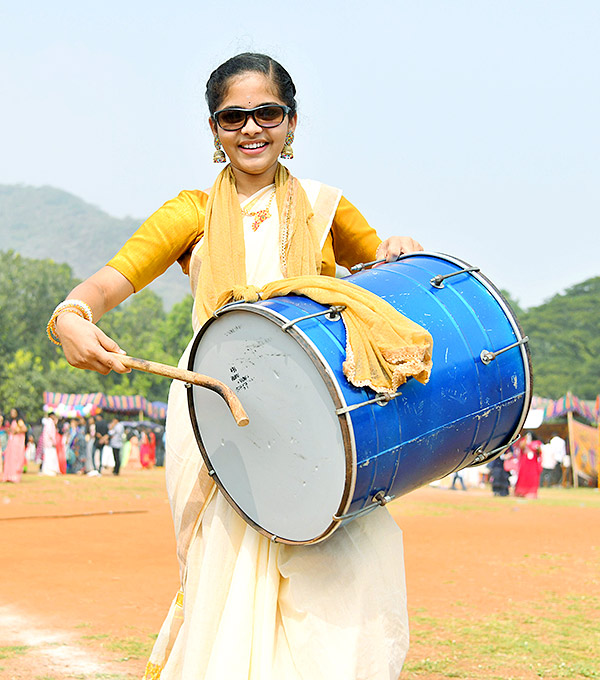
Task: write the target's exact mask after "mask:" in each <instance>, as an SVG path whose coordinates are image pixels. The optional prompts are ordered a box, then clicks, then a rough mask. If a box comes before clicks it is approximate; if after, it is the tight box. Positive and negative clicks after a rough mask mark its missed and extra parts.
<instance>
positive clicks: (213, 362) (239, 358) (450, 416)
mask: <svg viewBox="0 0 600 680" xmlns="http://www.w3.org/2000/svg"><path fill="white" fill-rule="evenodd" d="M347 280H348V281H352V283H354V284H356V285H358V286H361V287H362V288H364V289H366V290H369V291H371V292H372V293H374V294H376V295H377V296H379V297H380V298H382V299H384V300H385V301H387V302H388V303H389V304H391V305H392V306H393V307H395V308H396V309H397V310H398V311H399V312H401V313H402V314H404V315H405V316H407V317H408V318H409V319H412V320H413V321H415V322H416V323H418V324H420V325H421V326H423V327H424V328H426V329H427V330H428V331H429V332H430V333H431V335H432V336H433V370H432V373H431V378H430V380H429V382H428V383H427V384H426V385H422V384H421V383H419V382H417V381H416V380H412V379H411V380H409V381H408V382H407V383H406V384H405V385H402V386H401V387H400V389H399V390H398V392H397V393H396V394H395V395H394V397H393V398H392V399H386V398H382V397H379V396H378V395H377V394H375V393H374V392H373V391H372V390H370V389H369V388H356V387H353V386H352V385H350V384H349V383H348V382H347V380H346V378H345V376H344V374H343V372H342V363H343V361H344V359H345V342H346V332H345V328H344V324H343V321H342V320H341V318H340V315H339V313H338V311H337V310H336V309H334V308H327V307H324V306H322V305H320V304H318V303H316V302H313V301H312V300H309V299H308V298H304V297H300V296H286V297H280V298H273V299H271V300H265V301H260V302H257V303H234V304H230V305H227V306H225V307H223V308H222V309H221V310H218V311H217V312H216V314H215V317H214V318H212V319H210V320H209V321H207V323H206V324H205V325H204V326H203V327H202V329H201V330H200V331H199V333H198V334H197V336H196V338H195V339H194V342H193V343H192V347H191V353H190V360H189V368H190V370H193V371H196V372H198V373H203V374H207V375H211V376H212V377H214V378H217V379H218V380H221V381H222V382H224V383H225V384H227V385H229V386H230V387H232V389H234V390H235V391H236V393H237V394H238V396H239V398H240V400H241V401H242V404H243V405H244V408H245V409H246V411H247V413H248V416H249V418H250V424H249V425H248V426H247V427H244V428H238V427H236V426H235V424H234V423H233V421H232V419H231V414H230V412H229V410H228V408H227V406H226V405H225V403H224V402H223V401H222V400H221V399H220V398H219V397H218V396H217V395H216V394H214V393H213V392H209V391H208V390H204V389H202V388H198V387H193V386H192V387H190V389H189V392H188V401H189V408H190V417H191V420H192V427H193V429H194V433H195V436H196V439H197V442H198V445H199V448H200V451H201V454H202V456H203V458H204V461H205V463H206V466H207V469H208V472H209V474H210V475H211V476H212V477H213V479H214V480H215V481H216V483H217V484H218V486H219V488H220V490H221V491H222V492H223V493H224V494H225V496H226V497H227V499H228V500H229V502H230V503H231V504H232V505H233V507H234V508H235V509H236V510H237V511H238V512H239V513H240V515H242V517H244V518H245V519H246V521H247V522H248V523H250V524H251V525H252V526H253V527H254V528H255V529H257V530H258V531H260V532H261V533H262V534H264V535H266V536H268V537H269V538H271V539H272V540H274V541H280V542H282V543H290V544H308V543H315V542H317V541H321V540H323V539H324V538H327V537H328V536H329V535H331V534H332V533H333V532H334V531H335V530H336V528H337V527H338V526H340V524H341V523H343V522H347V521H350V520H352V519H353V518H354V517H357V516H360V515H361V514H363V513H365V512H369V511H371V510H373V509H375V508H377V507H379V506H380V505H384V504H385V503H387V502H388V501H390V500H391V499H393V498H396V497H399V496H402V495H404V494H407V493H409V492H410V491H412V490H414V489H417V488H419V487H421V486H424V485H425V484H428V483H430V482H432V481H434V480H436V479H440V478H441V477H444V476H446V475H448V474H450V473H452V472H454V471H455V470H460V469H462V468H465V467H467V466H472V465H478V464H483V463H485V462H487V461H489V460H491V459H493V458H494V457H496V456H497V455H499V454H500V452H502V451H503V450H504V449H505V448H507V447H508V446H509V445H510V443H511V442H512V440H513V439H514V438H515V436H516V435H517V434H518V433H519V432H520V430H521V428H522V426H523V422H524V420H525V416H526V414H527V411H528V410H529V405H530V401H531V367H530V360H529V353H528V349H527V338H526V337H524V336H523V334H522V332H521V329H520V327H519V324H518V322H517V320H516V318H515V315H514V314H513V312H512V311H511V309H510V307H509V306H508V304H507V303H506V301H505V300H504V298H503V297H502V295H501V294H500V292H499V291H498V290H497V289H496V288H495V287H494V285H493V284H492V283H490V281H488V279H486V278H485V277H484V276H483V275H481V274H480V273H478V270H477V269H476V268H474V267H471V266H469V265H467V264H466V263H464V262H462V261H461V260H458V259H456V258H454V257H449V256H446V255H440V254H437V253H414V254H410V255H406V256H404V257H402V258H400V259H399V260H398V261H397V262H393V263H390V264H384V265H381V266H378V267H375V268H373V269H369V270H365V271H362V272H360V273H358V274H355V275H353V276H350V277H348V279H347Z"/></svg>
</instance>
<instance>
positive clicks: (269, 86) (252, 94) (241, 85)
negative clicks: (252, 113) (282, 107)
mask: <svg viewBox="0 0 600 680" xmlns="http://www.w3.org/2000/svg"><path fill="white" fill-rule="evenodd" d="M278 102H279V95H278V92H277V88H276V87H274V85H273V83H272V82H271V80H270V79H269V78H267V76H265V75H264V74H262V73H254V72H250V73H242V74H240V75H237V76H234V77H232V78H230V80H229V82H228V83H227V89H226V91H225V95H224V97H223V100H222V101H221V102H220V106H219V108H224V107H226V106H242V107H249V108H252V107H254V106H260V105H261V104H266V103H273V104H274V103H278Z"/></svg>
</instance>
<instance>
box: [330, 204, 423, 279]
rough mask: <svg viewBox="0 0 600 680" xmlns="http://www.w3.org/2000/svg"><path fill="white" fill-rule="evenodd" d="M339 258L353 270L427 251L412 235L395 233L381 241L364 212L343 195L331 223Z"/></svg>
mask: <svg viewBox="0 0 600 680" xmlns="http://www.w3.org/2000/svg"><path fill="white" fill-rule="evenodd" d="M331 234H332V240H333V251H334V254H335V261H336V262H337V263H338V264H341V265H343V266H344V267H347V268H348V269H350V267H352V266H353V265H355V264H357V263H359V262H370V261H371V260H380V259H384V258H385V259H386V260H387V261H388V262H393V261H394V260H397V259H398V257H400V255H405V254H407V253H413V252H415V251H419V250H423V247H422V246H421V244H420V243H419V242H418V241H415V239H413V238H410V236H391V237H390V238H388V239H386V240H385V241H383V242H382V241H381V239H380V238H379V236H378V235H377V232H376V231H375V230H374V229H373V228H372V227H371V226H369V223H368V222H367V220H366V219H365V218H364V217H363V215H362V214H361V213H360V211H359V210H358V209H357V208H356V207H355V206H354V205H352V203H350V201H348V200H347V199H346V198H344V197H343V196H342V198H341V200H340V203H339V205H338V208H337V210H336V213H335V217H334V219H333V224H332V225H331Z"/></svg>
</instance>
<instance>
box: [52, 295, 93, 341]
mask: <svg viewBox="0 0 600 680" xmlns="http://www.w3.org/2000/svg"><path fill="white" fill-rule="evenodd" d="M64 312H74V313H75V314H77V315H78V316H80V317H81V318H82V319H86V320H87V321H89V322H90V323H94V315H93V314H92V309H91V307H90V306H89V305H88V304H87V303H86V302H84V301H83V300H65V301H64V302H61V303H60V304H59V305H57V307H56V309H55V310H54V311H53V312H52V316H51V317H50V321H48V324H47V326H46V334H47V335H48V339H49V340H50V341H51V342H53V343H54V344H55V345H59V346H60V344H61V342H60V338H59V337H58V334H57V332H56V320H57V319H58V317H59V316H60V315H61V314H63V313H64Z"/></svg>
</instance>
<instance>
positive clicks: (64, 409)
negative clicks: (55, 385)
mask: <svg viewBox="0 0 600 680" xmlns="http://www.w3.org/2000/svg"><path fill="white" fill-rule="evenodd" d="M44 410H45V411H56V412H57V413H58V414H59V415H63V414H64V415H69V416H72V415H94V414H96V413H98V412H99V411H100V410H102V411H108V412H111V413H122V414H127V415H129V414H136V415H137V414H139V413H144V414H145V415H146V416H148V417H149V418H152V419H153V420H164V419H165V418H166V416H167V405H166V404H165V403H163V402H161V401H155V402H150V401H148V400H147V399H146V397H142V396H141V395H139V394H136V395H135V396H110V395H106V394H103V393H102V392H93V393H90V394H67V393H64V392H44Z"/></svg>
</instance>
